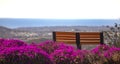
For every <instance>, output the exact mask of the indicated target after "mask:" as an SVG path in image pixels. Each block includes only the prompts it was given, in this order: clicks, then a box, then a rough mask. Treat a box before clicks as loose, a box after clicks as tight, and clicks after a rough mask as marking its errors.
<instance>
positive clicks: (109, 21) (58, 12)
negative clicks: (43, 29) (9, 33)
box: [0, 0, 120, 28]
mask: <svg viewBox="0 0 120 64" xmlns="http://www.w3.org/2000/svg"><path fill="white" fill-rule="evenodd" d="M115 22H117V23H120V0H0V26H7V27H10V28H16V27H34V26H35V27H37V26H63V25H65V26H67V25H68V26H71V25H75V26H76V25H84V26H100V25H113V24H114V23H115Z"/></svg>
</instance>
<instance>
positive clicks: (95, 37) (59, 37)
mask: <svg viewBox="0 0 120 64" xmlns="http://www.w3.org/2000/svg"><path fill="white" fill-rule="evenodd" d="M53 40H54V41H56V42H64V43H67V44H76V45H77V47H78V48H80V49H81V45H82V44H103V42H104V41H103V33H102V32H53Z"/></svg>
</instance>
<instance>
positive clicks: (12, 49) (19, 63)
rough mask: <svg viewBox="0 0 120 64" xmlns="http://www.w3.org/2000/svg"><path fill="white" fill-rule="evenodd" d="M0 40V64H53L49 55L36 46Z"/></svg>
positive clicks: (10, 40)
mask: <svg viewBox="0 0 120 64" xmlns="http://www.w3.org/2000/svg"><path fill="white" fill-rule="evenodd" d="M0 40H1V41H0V43H2V45H3V46H4V47H3V46H2V45H1V46H0V49H1V50H0V64H53V63H52V61H51V59H50V57H49V55H48V54H47V53H46V52H45V51H43V50H41V49H40V48H37V47H36V46H31V45H27V44H25V43H24V42H22V41H19V40H13V39H6V40H5V39H0ZM3 40H4V41H3Z"/></svg>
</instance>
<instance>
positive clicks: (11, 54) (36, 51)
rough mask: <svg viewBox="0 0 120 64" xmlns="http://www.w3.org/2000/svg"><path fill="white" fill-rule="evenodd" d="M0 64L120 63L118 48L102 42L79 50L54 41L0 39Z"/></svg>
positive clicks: (119, 49)
mask: <svg viewBox="0 0 120 64" xmlns="http://www.w3.org/2000/svg"><path fill="white" fill-rule="evenodd" d="M0 64H120V48H117V47H115V46H109V45H105V44H103V45H98V46H97V47H95V48H94V49H92V50H79V49H76V48H75V47H73V46H69V45H66V44H64V43H60V42H59V43H58V42H54V41H45V42H42V43H40V44H35V43H32V44H27V43H26V42H24V41H21V40H16V39H0Z"/></svg>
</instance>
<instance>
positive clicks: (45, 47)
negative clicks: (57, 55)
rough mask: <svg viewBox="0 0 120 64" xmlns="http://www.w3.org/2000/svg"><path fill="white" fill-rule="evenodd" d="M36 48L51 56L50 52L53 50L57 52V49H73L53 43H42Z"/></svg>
mask: <svg viewBox="0 0 120 64" xmlns="http://www.w3.org/2000/svg"><path fill="white" fill-rule="evenodd" d="M38 47H39V48H40V49H42V50H44V51H46V52H47V53H48V54H51V53H52V52H54V51H55V50H58V49H61V50H62V49H68V48H73V47H71V46H68V45H65V44H63V43H57V42H54V41H46V42H44V43H41V44H39V45H38ZM73 49H74V48H73Z"/></svg>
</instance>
